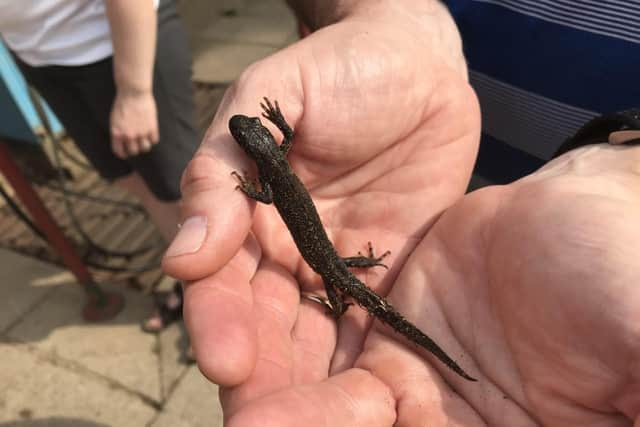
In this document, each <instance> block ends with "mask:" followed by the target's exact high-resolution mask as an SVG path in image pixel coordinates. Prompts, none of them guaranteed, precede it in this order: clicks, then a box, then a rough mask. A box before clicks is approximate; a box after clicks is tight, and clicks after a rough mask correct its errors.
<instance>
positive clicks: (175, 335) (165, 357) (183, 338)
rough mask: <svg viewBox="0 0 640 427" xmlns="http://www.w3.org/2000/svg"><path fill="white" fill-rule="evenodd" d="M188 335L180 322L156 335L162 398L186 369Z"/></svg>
mask: <svg viewBox="0 0 640 427" xmlns="http://www.w3.org/2000/svg"><path fill="white" fill-rule="evenodd" d="M188 347H189V337H188V335H187V331H186V330H185V328H184V324H183V323H182V322H177V323H174V324H172V325H170V326H169V327H168V328H166V329H165V330H164V331H162V333H161V334H159V335H158V349H159V351H158V355H159V358H160V360H159V363H160V384H161V385H162V400H163V401H164V400H166V399H167V398H168V397H169V395H170V393H171V392H172V391H173V389H174V388H175V387H176V384H177V382H178V380H180V378H181V377H182V376H183V375H184V372H185V370H186V369H187V364H186V362H185V361H186V357H185V354H186V351H187V348H188Z"/></svg>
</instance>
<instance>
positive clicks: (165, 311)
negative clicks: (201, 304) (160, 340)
mask: <svg viewBox="0 0 640 427" xmlns="http://www.w3.org/2000/svg"><path fill="white" fill-rule="evenodd" d="M172 295H175V296H176V297H177V298H178V301H179V302H178V304H177V305H176V306H175V307H170V306H169V305H168V304H167V300H168V299H169V298H170V297H171V296H172ZM156 316H158V317H159V318H160V325H159V326H158V327H155V326H154V327H150V326H149V321H150V320H151V319H154V318H155V317H156ZM181 318H182V284H181V283H180V282H176V283H175V285H174V286H173V291H172V292H171V294H169V296H167V298H165V300H164V301H163V302H162V303H161V304H158V306H157V312H156V313H154V314H153V315H152V316H151V317H149V318H148V319H146V320H145V321H144V322H143V323H142V325H140V327H141V328H142V330H143V331H144V332H147V333H150V334H157V333H159V332H161V331H162V330H163V329H165V328H166V327H167V326H169V325H170V324H172V323H173V322H175V321H177V320H180V319H181Z"/></svg>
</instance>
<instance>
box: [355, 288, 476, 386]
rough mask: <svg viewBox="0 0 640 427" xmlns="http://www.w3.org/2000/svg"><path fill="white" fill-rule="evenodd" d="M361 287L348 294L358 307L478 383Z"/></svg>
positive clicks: (423, 334) (455, 370)
mask: <svg viewBox="0 0 640 427" xmlns="http://www.w3.org/2000/svg"><path fill="white" fill-rule="evenodd" d="M363 287H364V288H365V289H366V291H362V290H360V291H359V292H350V294H351V296H352V297H353V298H354V299H355V300H356V302H358V305H360V306H361V307H362V308H364V309H365V310H367V311H368V312H369V313H370V314H371V315H373V316H375V317H377V318H378V319H380V320H381V321H382V322H384V323H386V324H387V325H389V326H391V327H392V328H393V329H394V330H395V331H396V332H398V333H400V334H401V335H403V336H404V337H405V338H407V339H408V340H409V341H411V342H414V343H416V344H418V345H419V346H421V347H423V348H424V349H425V350H427V351H429V352H430V353H431V354H433V355H434V356H435V357H436V358H437V359H438V360H440V361H441V362H442V363H444V364H445V365H447V367H448V368H449V369H451V370H452V371H453V372H455V373H456V374H458V375H460V376H461V377H462V378H464V379H465V380H469V381H478V380H477V379H475V378H473V377H472V376H470V375H469V374H467V373H466V372H465V371H464V369H462V368H461V367H460V365H458V364H457V363H456V362H455V361H454V360H453V359H452V358H450V357H449V356H448V355H447V353H445V352H444V350H443V349H442V348H440V346H439V345H438V344H436V343H435V341H433V340H432V339H431V338H429V337H428V336H427V335H426V334H425V333H424V332H422V331H421V330H420V329H418V328H417V327H416V326H415V325H414V324H413V323H411V322H409V321H408V320H407V319H405V318H404V317H403V316H402V315H401V314H400V313H398V312H397V311H396V309H395V308H393V307H392V306H391V304H389V303H388V302H387V301H386V300H385V299H384V298H382V297H380V296H379V295H378V294H376V293H375V292H373V290H371V289H370V288H369V287H367V286H366V285H364V284H363ZM354 294H355V295H354ZM360 299H362V301H360Z"/></svg>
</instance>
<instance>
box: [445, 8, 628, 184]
mask: <svg viewBox="0 0 640 427" xmlns="http://www.w3.org/2000/svg"><path fill="white" fill-rule="evenodd" d="M445 3H446V4H447V5H448V6H449V9H450V10H451V13H452V14H453V16H454V18H455V19H456V22H457V24H458V27H459V28H460V32H461V33H462V37H463V41H464V49H465V54H466V57H467V60H468V63H469V68H470V79H471V83H472V85H473V86H474V88H475V89H476V92H477V93H478V96H479V98H480V104H481V106H482V114H483V141H482V144H481V151H480V155H479V159H478V166H477V170H478V171H479V172H480V174H481V175H485V176H488V177H489V178H492V179H494V180H496V181H499V182H506V181H509V180H511V179H514V178H517V177H519V176H522V175H524V174H526V173H528V172H531V171H532V170H534V169H536V168H537V167H538V166H539V165H541V164H542V163H543V162H544V161H545V160H546V159H548V158H549V157H550V156H551V154H552V153H553V152H554V151H555V149H556V148H557V147H558V146H559V145H560V144H561V143H562V142H563V141H564V140H565V139H566V138H567V137H569V136H571V135H572V134H573V133H574V132H575V131H576V130H577V129H578V128H579V127H580V126H581V125H582V124H584V123H585V122H586V121H587V120H589V119H591V118H592V117H594V116H596V115H599V114H602V113H605V112H612V111H619V110H624V109H628V108H631V107H637V106H640V0H446V1H445Z"/></svg>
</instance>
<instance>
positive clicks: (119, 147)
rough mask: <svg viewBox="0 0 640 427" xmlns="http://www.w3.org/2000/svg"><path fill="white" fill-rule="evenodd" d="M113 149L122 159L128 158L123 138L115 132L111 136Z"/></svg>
mask: <svg viewBox="0 0 640 427" xmlns="http://www.w3.org/2000/svg"><path fill="white" fill-rule="evenodd" d="M111 151H113V154H115V155H116V156H117V157H118V158H120V159H126V158H127V153H126V152H125V151H124V145H123V143H122V138H121V137H119V136H117V135H115V134H114V135H112V137H111Z"/></svg>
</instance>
